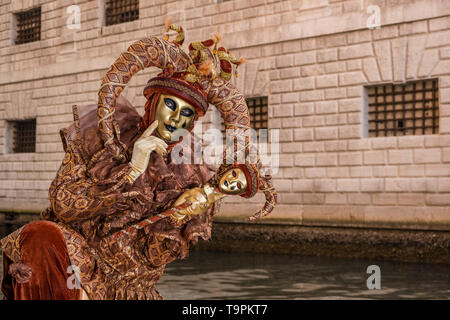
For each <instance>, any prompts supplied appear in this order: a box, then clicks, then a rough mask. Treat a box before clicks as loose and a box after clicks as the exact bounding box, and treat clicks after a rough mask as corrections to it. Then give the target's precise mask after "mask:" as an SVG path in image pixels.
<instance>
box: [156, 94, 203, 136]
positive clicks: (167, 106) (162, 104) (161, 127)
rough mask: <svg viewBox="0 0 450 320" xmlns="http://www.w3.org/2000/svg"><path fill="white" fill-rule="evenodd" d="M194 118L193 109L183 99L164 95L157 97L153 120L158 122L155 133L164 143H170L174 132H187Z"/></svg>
mask: <svg viewBox="0 0 450 320" xmlns="http://www.w3.org/2000/svg"><path fill="white" fill-rule="evenodd" d="M194 118H195V109H194V107H193V106H192V105H190V104H189V103H187V102H186V101H184V100H183V99H180V98H177V97H175V96H171V95H166V94H161V95H160V96H159V100H158V103H157V105H156V110H155V120H158V127H157V128H156V131H157V132H158V134H159V136H160V137H161V138H162V139H163V140H165V141H166V142H171V141H172V134H173V133H174V132H175V131H176V130H178V129H186V130H189V129H190V128H191V126H192V124H193V123H194Z"/></svg>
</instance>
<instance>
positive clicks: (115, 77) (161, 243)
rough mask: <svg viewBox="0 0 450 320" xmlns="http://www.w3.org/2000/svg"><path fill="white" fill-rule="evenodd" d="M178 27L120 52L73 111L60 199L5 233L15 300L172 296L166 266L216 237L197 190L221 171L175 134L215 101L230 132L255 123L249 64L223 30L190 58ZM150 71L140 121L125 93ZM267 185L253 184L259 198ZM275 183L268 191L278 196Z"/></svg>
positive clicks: (56, 195)
mask: <svg viewBox="0 0 450 320" xmlns="http://www.w3.org/2000/svg"><path fill="white" fill-rule="evenodd" d="M169 30H175V31H176V32H177V36H176V38H175V39H174V40H173V41H168V37H166V39H159V38H157V37H149V38H146V39H143V40H140V41H137V42H135V43H133V44H132V45H131V46H130V47H129V48H128V50H127V51H126V52H124V53H122V54H121V56H120V57H119V58H118V59H117V60H116V61H115V62H114V64H113V65H112V66H111V67H110V68H109V70H108V71H107V73H106V75H105V77H104V79H103V82H102V85H101V87H100V90H99V101H98V104H97V105H94V106H87V107H80V108H77V107H74V120H75V121H74V123H73V124H72V125H70V126H69V127H67V128H65V129H63V130H61V137H62V142H63V146H64V150H65V157H64V160H63V162H62V165H61V167H60V168H59V170H58V172H57V175H56V178H55V179H54V180H53V182H52V184H51V186H50V190H49V198H50V203H51V206H50V207H49V208H47V209H46V210H45V211H44V212H42V213H41V220H40V221H36V222H31V223H29V224H27V225H25V226H24V227H22V228H20V229H18V230H16V231H15V232H13V233H12V234H10V235H9V236H7V237H6V238H4V239H2V240H1V244H2V249H3V263H4V268H3V281H2V291H3V293H4V295H5V298H7V299H161V296H160V294H159V293H158V291H157V290H156V287H155V283H156V282H157V281H158V279H159V278H160V277H161V275H162V274H163V271H164V268H165V266H166V265H167V264H168V263H170V262H171V261H173V260H175V259H177V258H184V257H186V255H187V254H188V250H189V246H190V245H191V244H192V243H195V242H196V241H197V239H198V237H202V238H203V239H209V238H210V236H211V224H212V216H213V214H214V211H215V209H216V208H215V206H214V204H212V203H211V204H208V205H199V204H201V198H199V193H198V188H199V187H200V186H203V185H205V184H206V183H207V182H208V181H209V180H210V179H211V177H212V175H213V172H212V171H211V170H210V168H209V167H208V166H206V165H197V164H188V163H182V164H175V163H174V162H173V161H171V155H170V150H171V149H172V148H173V147H174V146H175V145H176V144H177V143H178V142H179V140H178V139H176V137H175V134H176V131H177V130H178V129H185V130H188V131H192V129H193V127H194V125H195V122H196V121H197V120H198V119H199V118H200V117H201V116H203V115H204V114H205V113H206V111H207V109H208V104H209V103H211V104H214V105H215V106H216V107H217V109H218V110H219V112H220V113H221V115H222V117H223V119H224V122H225V126H226V127H227V128H231V129H232V128H239V129H242V130H244V131H245V130H248V129H249V124H250V119H249V113H248V108H247V105H246V103H245V99H244V97H243V95H242V94H241V93H239V91H238V90H237V89H236V88H235V87H234V86H233V85H232V84H231V83H229V79H230V77H231V73H232V68H233V64H234V65H239V64H240V63H241V62H242V60H237V59H236V58H235V57H234V56H233V55H232V54H230V53H229V52H228V51H227V50H226V49H225V48H223V47H220V48H218V49H217V43H218V41H219V37H217V36H215V37H214V38H213V39H208V40H206V41H202V42H194V43H191V44H190V45H189V52H188V53H185V52H184V51H183V50H182V49H181V45H182V43H183V40H184V32H183V30H182V28H180V27H177V26H174V25H171V24H170V23H168V26H167V31H169ZM212 46H214V47H213V49H212V50H211V47H212ZM151 66H155V67H158V68H160V69H162V73H161V74H159V75H158V76H157V77H155V78H152V79H150V80H149V82H148V84H147V86H146V87H145V89H144V95H145V97H146V98H147V102H146V105H145V114H144V115H143V116H142V117H140V116H139V115H138V113H137V112H136V111H135V109H134V108H133V107H132V106H131V105H130V104H129V103H128V102H127V101H126V99H125V98H123V97H122V96H121V95H120V93H121V92H122V90H123V89H124V87H125V85H126V84H127V83H128V82H129V81H130V79H131V78H132V76H133V75H134V74H135V73H137V72H138V71H140V70H143V69H144V68H147V67H151ZM244 141H247V140H244ZM246 143H247V144H245V145H244V146H243V147H244V150H245V149H247V147H248V146H249V145H248V142H246ZM241 150H242V148H241ZM255 168H256V167H255ZM258 170H259V169H257V170H256V171H254V173H255V175H254V178H255V179H256V180H255V181H260V180H261V177H259V171H258ZM263 180H264V179H263ZM266 180H267V179H266ZM258 188H259V183H256V184H253V187H252V188H250V189H251V190H252V194H254V193H256V191H258ZM269 189H270V188H269ZM269 189H268V190H264V192H265V193H266V192H270V193H271V194H274V190H273V189H270V190H269ZM188 196H189V197H188ZM266 196H267V194H266ZM187 198H189V199H191V200H192V199H194V200H193V201H194V202H196V201H195V199H198V201H197V202H198V203H192V205H191V206H190V207H187V208H185V209H184V210H187V211H185V212H188V214H180V212H178V211H175V212H174V214H172V215H171V216H169V217H168V218H167V219H161V220H159V221H158V222H157V223H154V224H151V225H149V226H148V227H146V228H141V229H139V228H138V229H137V230H136V232H135V233H133V234H129V235H128V236H127V237H122V238H121V239H116V238H114V237H112V235H114V234H115V233H117V232H118V231H120V230H124V229H126V228H127V227H129V226H130V225H134V224H135V223H137V222H139V221H141V220H143V219H150V218H152V217H155V216H158V215H159V214H161V213H162V212H166V211H167V210H169V209H171V208H174V205H175V202H176V201H178V203H183V202H185V200H186V199H187ZM272 199H273V198H272ZM275 200H276V199H275ZM268 203H270V204H268ZM188 204H189V203H188ZM271 205H274V202H273V201H272V202H270V201H269V202H267V203H266V205H265V207H264V209H262V210H261V211H260V212H259V213H258V214H257V215H256V216H263V215H265V214H267V213H269V212H270V210H271V207H270V206H271ZM268 209H270V210H268Z"/></svg>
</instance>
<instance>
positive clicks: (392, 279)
mask: <svg viewBox="0 0 450 320" xmlns="http://www.w3.org/2000/svg"><path fill="white" fill-rule="evenodd" d="M15 228H17V226H16V227H13V226H8V227H7V228H6V227H5V226H2V228H0V232H1V233H0V238H2V237H4V236H5V235H6V234H8V233H9V232H11V231H13V230H15ZM370 265H377V266H378V267H379V268H380V285H381V288H380V289H372V290H369V289H368V288H367V281H368V278H369V277H370V276H371V274H368V273H367V267H368V266H370ZM1 268H2V263H1V261H0V273H1ZM449 272H450V269H449V267H448V266H442V265H430V264H414V263H398V262H386V261H375V260H373V261H372V260H370V261H369V260H353V259H338V258H327V257H302V256H289V255H272V254H270V255H269V254H251V253H248V254H242V253H239V254H237V253H221V252H207V251H198V250H192V251H191V253H190V256H189V257H188V258H187V259H185V260H178V261H175V262H173V263H171V264H169V265H168V267H167V268H166V271H165V273H164V275H163V277H162V278H161V280H160V281H159V282H158V286H157V287H158V290H159V291H160V293H161V294H162V296H163V297H164V298H165V299H169V300H172V299H174V300H178V299H194V300H197V299H449V298H450V278H449V277H450V274H449ZM369 282H371V281H369ZM0 298H1V293H0Z"/></svg>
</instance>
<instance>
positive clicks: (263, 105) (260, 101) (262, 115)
mask: <svg viewBox="0 0 450 320" xmlns="http://www.w3.org/2000/svg"><path fill="white" fill-rule="evenodd" d="M245 101H246V103H247V106H248V112H249V114H250V126H251V127H252V128H253V129H254V130H255V131H256V134H257V135H258V136H259V129H267V127H268V126H267V121H268V98H267V97H254V98H247V99H245ZM222 133H223V135H224V136H225V126H224V124H222Z"/></svg>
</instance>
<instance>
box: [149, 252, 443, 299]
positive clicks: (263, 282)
mask: <svg viewBox="0 0 450 320" xmlns="http://www.w3.org/2000/svg"><path fill="white" fill-rule="evenodd" d="M371 264H377V265H379V266H380V268H381V289H380V290H368V289H367V286H366V281H367V278H368V277H369V275H368V274H366V269H367V266H369V265H371ZM158 289H159V291H160V292H161V294H162V295H163V296H164V297H165V299H186V298H190V299H410V298H414V299H448V298H449V297H450V283H449V269H448V267H445V266H436V265H420V264H406V263H393V262H385V261H367V260H349V259H336V258H324V257H299V256H286V255H261V254H235V253H231V254H230V253H214V252H198V251H194V252H192V253H191V256H190V257H189V258H188V259H187V260H184V261H176V262H174V263H172V264H171V265H169V266H168V268H167V270H166V272H165V275H164V276H163V278H162V279H161V281H160V283H159V286H158Z"/></svg>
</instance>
